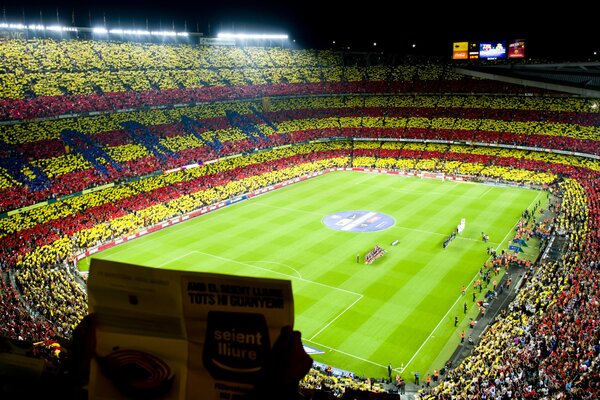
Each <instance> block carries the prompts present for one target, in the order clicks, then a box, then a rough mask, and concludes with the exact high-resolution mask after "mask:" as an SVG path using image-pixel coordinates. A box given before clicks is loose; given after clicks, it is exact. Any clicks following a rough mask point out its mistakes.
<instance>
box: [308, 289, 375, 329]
mask: <svg viewBox="0 0 600 400" xmlns="http://www.w3.org/2000/svg"><path fill="white" fill-rule="evenodd" d="M363 297H364V295H362V294H361V295H360V297H359V298H358V299H356V300H354V301H353V302H352V304H350V305H349V306H348V307H346V308H345V309H344V311H342V312H341V313H339V314H338V315H336V316H335V318H334V319H332V320H331V321H329V322H328V323H327V324H325V325H324V326H323V327H322V328H321V329H319V330H318V331H317V333H315V334H314V335H312V336H311V338H310V339H308V340H313V339H314V338H316V337H317V336H319V334H321V332H323V331H324V330H325V329H327V328H329V326H330V325H331V324H333V323H334V322H335V321H336V320H337V319H338V318H339V317H341V316H342V315H343V314H344V313H345V312H346V311H348V310H349V309H351V308H352V307H353V306H354V305H355V304H356V303H358V302H359V301H360V300H362V298H363Z"/></svg>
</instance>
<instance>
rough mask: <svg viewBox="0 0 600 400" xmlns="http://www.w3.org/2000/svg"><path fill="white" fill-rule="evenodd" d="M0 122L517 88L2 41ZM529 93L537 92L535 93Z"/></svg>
mask: <svg viewBox="0 0 600 400" xmlns="http://www.w3.org/2000/svg"><path fill="white" fill-rule="evenodd" d="M2 43H3V46H1V47H0V58H1V59H2V60H3V67H2V69H0V98H1V99H3V100H2V101H0V120H15V119H23V118H36V117H44V116H56V115H60V114H67V113H81V112H90V111H114V110H116V109H125V108H132V107H143V106H159V105H165V104H177V103H190V102H198V101H214V100H225V99H232V98H236V99H239V98H253V97H262V96H272V95H298V94H321V93H365V92H369V93H382V92H385V93H396V92H403V93H407V92H408V93H413V92H427V93H436V92H437V93H439V92H459V91H462V92H464V93H474V92H479V93H490V92H495V93H518V92H519V91H520V88H519V87H518V86H515V85H509V84H497V83H495V82H491V81H485V80H477V79H466V78H464V77H463V76H462V75H460V74H457V73H456V72H453V71H452V69H451V67H450V66H449V65H444V64H441V63H424V62H421V61H419V63H415V62H412V61H408V60H407V62H405V63H402V64H400V65H396V66H389V65H373V66H370V67H366V68H365V67H358V66H353V65H346V64H344V63H343V61H342V59H341V57H340V55H339V54H338V53H335V52H332V51H313V50H301V49H282V48H268V49H267V48H252V47H249V48H238V47H228V46H194V45H187V44H177V45H174V44H148V43H133V42H105V41H86V40H60V41H57V40H53V39H31V40H20V39H4V40H3V42H2ZM531 91H532V92H533V91H535V89H531Z"/></svg>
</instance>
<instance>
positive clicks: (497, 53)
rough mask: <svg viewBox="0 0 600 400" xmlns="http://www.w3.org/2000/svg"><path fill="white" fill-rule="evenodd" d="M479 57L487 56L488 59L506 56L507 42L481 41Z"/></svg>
mask: <svg viewBox="0 0 600 400" xmlns="http://www.w3.org/2000/svg"><path fill="white" fill-rule="evenodd" d="M479 58H486V59H488V60H489V59H497V58H506V42H505V41H503V42H481V43H479Z"/></svg>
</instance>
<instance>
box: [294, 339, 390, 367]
mask: <svg viewBox="0 0 600 400" xmlns="http://www.w3.org/2000/svg"><path fill="white" fill-rule="evenodd" d="M302 340H304V341H306V342H310V343H313V344H316V345H317V346H319V347H324V348H326V349H328V350H331V351H335V352H337V353H340V354H343V355H345V356H348V357H352V358H356V359H357V360H360V361H362V362H366V363H369V364H373V365H376V366H378V367H381V368H387V366H385V365H382V364H378V363H376V362H374V361H371V360H367V359H366V358H362V357H359V356H355V355H354V354H350V353H347V352H345V351H342V350H338V349H336V348H335V347H331V346H327V345H324V344H322V343H317V342H315V341H314V340H310V339H302Z"/></svg>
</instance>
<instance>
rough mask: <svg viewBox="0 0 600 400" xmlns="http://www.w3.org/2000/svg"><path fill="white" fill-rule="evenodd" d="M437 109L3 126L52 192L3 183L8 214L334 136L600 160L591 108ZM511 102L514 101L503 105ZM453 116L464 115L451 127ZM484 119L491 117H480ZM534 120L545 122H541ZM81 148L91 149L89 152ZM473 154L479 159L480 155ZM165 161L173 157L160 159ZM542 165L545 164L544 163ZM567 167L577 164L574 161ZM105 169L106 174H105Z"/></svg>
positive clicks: (294, 106) (248, 111)
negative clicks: (76, 135) (243, 126)
mask: <svg viewBox="0 0 600 400" xmlns="http://www.w3.org/2000/svg"><path fill="white" fill-rule="evenodd" d="M421 98H423V99H427V100H423V99H421ZM407 99H412V100H407ZM480 100H481V103H480V106H482V105H483V104H487V103H492V104H496V103H493V102H492V101H491V100H490V99H489V98H487V97H481V98H480ZM432 101H433V100H432V99H431V96H418V97H407V96H374V97H367V96H339V97H332V98H315V99H311V98H308V97H303V98H299V99H285V100H277V101H273V102H272V108H273V111H270V112H263V113H260V112H258V111H257V109H261V108H262V105H261V104H260V103H259V102H253V103H236V102H229V103H215V104H210V105H201V106H189V107H178V108H170V109H154V110H138V111H131V112H127V113H114V114H106V115H95V116H88V117H81V118H66V119H54V120H49V121H34V122H29V123H19V124H9V125H3V126H0V140H3V141H4V142H5V143H7V144H8V145H10V146H11V147H5V148H0V152H2V153H3V154H4V155H5V156H8V157H12V158H13V159H20V160H21V161H20V164H19V163H17V165H15V167H14V170H16V171H20V169H21V168H22V166H23V163H29V165H31V166H32V167H35V168H39V169H40V170H41V171H43V173H44V174H45V175H46V176H47V178H48V181H49V184H48V185H46V186H45V188H42V189H41V190H38V191H31V190H29V188H28V187H26V185H25V184H24V183H23V182H21V183H18V182H17V181H15V178H14V177H11V176H9V175H7V174H0V211H9V210H12V209H16V208H20V207H23V206H28V205H31V204H34V203H37V202H40V201H43V200H46V199H49V198H53V197H60V196H64V195H68V194H71V193H73V192H77V191H80V190H83V189H86V188H91V187H95V186H99V185H102V184H106V183H111V182H117V181H120V180H123V179H128V178H134V177H138V176H143V175H146V174H149V173H153V172H156V171H161V170H165V169H170V168H175V167H178V166H181V165H186V164H192V163H196V162H204V161H208V160H212V159H215V158H217V157H218V156H220V155H227V154H236V153H240V152H245V151H250V150H253V149H256V148H264V147H271V146H275V145H279V144H288V143H296V142H299V141H305V140H310V139H316V138H323V137H332V136H336V137H352V138H355V137H369V138H397V139H400V140H443V141H451V142H460V143H472V142H484V143H502V144H510V145H521V146H529V147H531V148H536V147H544V148H551V149H555V150H561V151H581V152H585V153H589V154H597V153H599V152H600V145H598V143H599V142H598V141H596V140H594V138H595V137H597V136H598V134H599V133H600V132H598V129H599V128H598V126H597V124H596V125H594V121H596V117H597V114H592V113H587V114H586V115H587V118H584V117H580V118H578V119H577V118H576V120H577V123H576V124H573V123H571V122H570V121H572V120H573V119H574V118H572V114H573V111H566V110H569V109H570V110H572V109H577V108H578V107H584V106H585V104H584V103H579V104H578V105H576V104H571V103H572V101H569V102H567V105H566V106H565V108H564V109H563V110H562V111H554V112H553V114H552V113H549V112H548V111H544V110H538V109H537V108H538V107H541V106H542V105H543V104H544V103H543V101H541V100H539V99H535V101H533V100H531V103H527V104H528V106H529V107H532V108H533V110H527V109H522V110H521V109H516V110H514V109H511V108H510V106H509V105H504V107H506V108H505V109H504V111H506V113H501V112H500V110H496V114H495V115H493V114H494V113H492V112H491V111H486V110H485V109H483V108H470V107H472V106H474V103H473V102H472V101H471V102H467V101H466V100H465V101H462V100H461V101H460V102H458V103H457V104H463V105H465V106H468V108H459V109H457V108H449V109H446V108H435V107H434V105H435V102H432ZM527 102H529V100H527ZM467 103H468V104H467ZM504 103H507V100H506V99H503V102H500V103H498V104H497V105H498V106H500V105H502V104H504ZM521 103H523V102H521ZM507 104H510V102H508V103H507ZM553 104H554V103H553V101H552V100H548V105H547V107H548V109H553V108H558V107H557V106H554V107H552V105H553ZM454 105H455V106H456V104H454ZM569 107H571V108H569ZM434 110H435V111H434ZM511 110H512V111H511ZM228 112H236V113H239V114H240V115H243V116H244V118H245V121H246V122H245V123H250V124H253V125H254V126H255V127H256V129H257V130H258V131H259V132H260V135H248V134H244V133H243V132H242V131H241V130H240V129H237V128H235V127H232V126H231V123H230V121H228V117H226V114H227V113H228ZM449 113H454V114H455V116H454V117H453V118H449V117H448V116H447V115H449ZM463 114H464V117H463V116H462V115H463ZM479 114H481V115H484V116H486V118H476V115H479ZM552 115H554V118H551V116H552ZM187 117H189V118H192V119H193V120H194V121H196V122H197V123H198V125H197V127H196V128H197V129H196V131H195V132H190V131H189V130H188V128H186V127H185V126H184V123H183V121H184V118H187ZM488 118H493V119H488ZM507 118H508V120H507ZM535 118H540V119H542V120H544V122H538V121H534V119H535ZM513 119H514V120H515V121H513ZM127 121H135V122H138V123H140V124H143V125H145V126H146V127H147V130H146V131H145V132H144V133H143V135H144V136H147V137H148V140H150V142H151V143H156V145H155V148H154V149H153V148H151V147H148V146H147V145H145V144H144V143H141V142H140V141H139V136H136V135H138V134H137V133H132V132H129V131H127V130H126V129H124V128H123V126H122V125H121V124H122V123H124V122H127ZM548 121H552V122H548ZM558 121H561V122H558ZM64 130H75V131H78V132H81V137H82V138H87V140H91V141H92V143H93V145H95V146H98V148H97V149H96V150H95V151H96V153H97V152H98V151H100V152H102V157H103V158H104V162H102V163H101V164H98V160H97V154H96V155H95V156H94V157H90V156H86V154H85V153H84V150H81V149H80V150H78V149H74V148H73V147H72V146H70V145H68V144H66V143H65V141H64V137H61V132H63V131H64ZM136 139H137V140H136ZM76 142H78V141H77V140H76ZM79 142H81V140H79ZM81 146H83V147H82V148H83V149H89V148H90V145H89V144H86V143H81ZM157 148H158V150H157ZM461 151H463V150H461ZM470 151H471V152H473V153H475V152H476V150H475V148H471V149H470ZM482 151H484V152H485V151H487V150H486V149H483V150H482ZM165 152H167V153H165ZM504 152H505V154H509V153H510V152H511V150H510V149H506V150H504ZM163 154H166V155H167V156H168V157H164V158H161V157H162V156H163ZM531 157H533V155H532V156H531ZM539 157H540V158H544V157H545V154H541V155H540V156H539ZM564 162H565V163H567V164H568V163H569V162H570V158H568V157H567V158H565V160H564ZM99 167H102V168H103V169H105V171H103V172H101V170H102V168H101V169H100V170H99Z"/></svg>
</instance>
